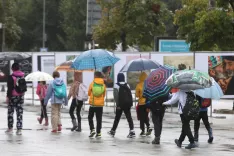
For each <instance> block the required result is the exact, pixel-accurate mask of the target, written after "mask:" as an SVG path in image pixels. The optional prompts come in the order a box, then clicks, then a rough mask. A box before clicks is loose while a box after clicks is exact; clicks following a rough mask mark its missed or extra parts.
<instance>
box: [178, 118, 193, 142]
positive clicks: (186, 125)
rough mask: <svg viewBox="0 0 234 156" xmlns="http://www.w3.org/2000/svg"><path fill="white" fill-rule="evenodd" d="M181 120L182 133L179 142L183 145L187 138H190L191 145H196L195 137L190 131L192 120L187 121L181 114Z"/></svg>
mask: <svg viewBox="0 0 234 156" xmlns="http://www.w3.org/2000/svg"><path fill="white" fill-rule="evenodd" d="M180 118H181V121H182V131H181V134H180V138H179V141H180V142H181V143H182V142H183V141H184V139H185V137H186V136H187V137H188V138H189V142H190V143H194V137H193V134H192V132H191V129H190V124H189V122H190V120H188V119H186V118H185V117H184V115H183V114H180Z"/></svg>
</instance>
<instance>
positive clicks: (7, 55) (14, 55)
mask: <svg viewBox="0 0 234 156" xmlns="http://www.w3.org/2000/svg"><path fill="white" fill-rule="evenodd" d="M30 56H31V55H30V54H28V53H21V52H3V53H0V60H1V61H2V60H4V61H10V60H24V59H26V58H29V57H30Z"/></svg>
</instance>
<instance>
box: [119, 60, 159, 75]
mask: <svg viewBox="0 0 234 156" xmlns="http://www.w3.org/2000/svg"><path fill="white" fill-rule="evenodd" d="M159 66H160V64H159V63H157V62H154V61H152V60H150V59H144V58H139V59H136V60H132V61H130V62H128V63H127V64H125V65H124V66H123V68H122V69H121V70H120V72H130V71H144V70H151V69H156V68H158V67H159Z"/></svg>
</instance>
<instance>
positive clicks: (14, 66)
mask: <svg viewBox="0 0 234 156" xmlns="http://www.w3.org/2000/svg"><path fill="white" fill-rule="evenodd" d="M11 69H12V70H13V71H17V70H19V69H20V66H19V63H16V62H15V63H13V64H12V66H11Z"/></svg>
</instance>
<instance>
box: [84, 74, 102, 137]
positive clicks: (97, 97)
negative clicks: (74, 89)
mask: <svg viewBox="0 0 234 156" xmlns="http://www.w3.org/2000/svg"><path fill="white" fill-rule="evenodd" d="M88 95H89V104H90V107H89V115H88V120H89V127H90V135H89V137H90V138H94V136H95V134H96V138H101V129H102V113H103V106H104V98H105V95H106V86H105V84H104V80H103V78H102V73H101V72H95V74H94V81H93V82H92V83H91V84H90V86H89V91H88ZM94 114H95V115H96V120H97V128H96V132H95V128H94V124H93V117H94Z"/></svg>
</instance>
